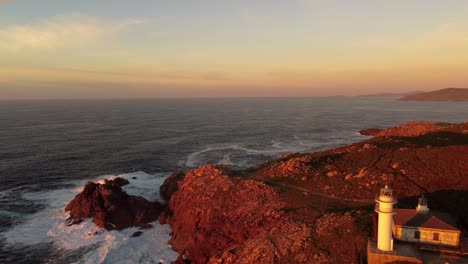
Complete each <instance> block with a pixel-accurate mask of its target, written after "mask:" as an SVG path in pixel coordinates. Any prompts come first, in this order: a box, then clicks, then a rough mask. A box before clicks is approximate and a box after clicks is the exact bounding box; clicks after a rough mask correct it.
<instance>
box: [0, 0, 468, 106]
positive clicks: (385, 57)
mask: <svg viewBox="0 0 468 264" xmlns="http://www.w3.org/2000/svg"><path fill="white" fill-rule="evenodd" d="M446 87H468V1H461V0H460V1H453V0H445V1H442V0H439V1H435V0H419V1H414V0H393V1H387V0H353V1H349V0H341V1H339V0H315V1H314V0H288V1H284V0H281V1H280V0H270V1H264V0H257V1H255V0H237V1H225V0H197V1H194V0H184V1H182V0H170V1H169V0H167V1H160V0H133V1H128V0H99V1H96V0H80V1H76V0H73V1H72V0H41V1H38V0H6V1H5V0H0V99H61V98H148V97H163V98H165V97H256V96H259V97H282V96H294V97H297V96H335V95H346V96H352V95H359V94H369V93H381V92H394V93H399V92H406V91H416V90H418V91H429V90H436V89H442V88H446Z"/></svg>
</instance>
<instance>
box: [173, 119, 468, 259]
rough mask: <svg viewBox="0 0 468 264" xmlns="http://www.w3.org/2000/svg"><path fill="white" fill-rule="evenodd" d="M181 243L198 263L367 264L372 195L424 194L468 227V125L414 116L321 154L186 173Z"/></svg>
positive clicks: (176, 198) (179, 200) (404, 202)
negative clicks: (385, 191)
mask: <svg viewBox="0 0 468 264" xmlns="http://www.w3.org/2000/svg"><path fill="white" fill-rule="evenodd" d="M177 181H178V182H179V183H178V190H177V191H175V192H174V194H173V195H172V196H171V198H170V207H169V210H170V212H171V214H172V215H170V217H169V223H170V224H171V225H172V226H173V229H172V240H171V242H170V243H171V244H172V245H173V248H174V249H175V250H177V251H178V252H180V253H181V254H183V255H184V256H185V257H186V258H188V259H190V260H191V261H193V262H194V263H205V262H210V263H363V261H365V245H366V242H367V238H368V237H369V236H370V235H371V216H370V215H371V212H372V206H373V203H374V202H373V199H374V196H375V194H376V193H378V191H379V188H381V187H382V186H383V185H385V184H387V183H388V184H390V185H391V186H392V187H393V188H394V189H395V191H396V193H397V195H398V198H399V199H400V206H402V207H413V206H415V204H416V198H417V197H418V196H419V195H420V194H422V193H425V194H426V195H428V197H429V201H430V202H431V206H432V208H433V209H439V210H442V211H446V212H449V213H451V214H452V215H453V216H454V217H456V218H457V220H458V222H459V224H460V226H461V227H462V228H463V227H464V228H466V227H467V226H468V209H465V208H460V207H458V206H456V204H460V203H461V204H463V203H467V202H468V191H467V190H468V123H463V124H455V125H452V124H442V123H408V124H405V125H403V126H400V127H396V128H391V129H387V130H383V131H380V132H378V133H377V134H376V136H375V137H373V138H371V139H369V140H366V141H363V142H359V143H356V144H352V145H349V146H345V147H342V148H337V149H332V150H327V151H321V152H317V153H295V154H288V155H285V156H282V157H280V158H278V159H276V160H272V161H268V162H265V163H263V164H259V165H258V166H255V167H253V168H249V169H247V170H243V171H229V170H228V169H226V168H225V167H222V166H211V165H209V166H204V167H200V168H198V169H196V170H193V171H190V172H188V173H187V174H186V175H185V177H184V178H183V179H182V178H181V177H179V178H178V179H177Z"/></svg>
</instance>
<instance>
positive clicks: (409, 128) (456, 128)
mask: <svg viewBox="0 0 468 264" xmlns="http://www.w3.org/2000/svg"><path fill="white" fill-rule="evenodd" d="M438 131H445V132H454V133H462V134H467V133H468V123H466V122H465V123H461V124H449V123H440V122H408V123H406V124H404V125H402V126H397V127H392V128H389V129H386V130H383V131H381V132H379V133H377V134H376V135H375V136H379V137H385V136H386V137H389V136H400V137H412V136H420V135H424V134H428V133H431V132H438Z"/></svg>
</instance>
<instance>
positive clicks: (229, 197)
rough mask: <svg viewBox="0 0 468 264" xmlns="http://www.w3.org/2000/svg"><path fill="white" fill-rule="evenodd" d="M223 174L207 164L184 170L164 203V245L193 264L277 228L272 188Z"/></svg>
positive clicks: (276, 205) (277, 204)
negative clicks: (167, 237) (167, 227)
mask: <svg viewBox="0 0 468 264" xmlns="http://www.w3.org/2000/svg"><path fill="white" fill-rule="evenodd" d="M228 175H229V173H228V172H227V171H226V170H225V168H223V167H215V166H210V165H208V166H204V167H200V168H198V169H196V170H193V171H190V172H188V173H187V174H186V175H185V179H184V181H183V182H182V183H181V184H180V186H179V190H178V191H177V192H176V193H174V194H173V196H172V197H171V199H170V203H169V208H170V210H171V211H172V217H171V218H170V222H169V223H170V224H171V225H172V239H171V242H170V243H171V244H172V245H173V248H174V249H175V250H176V251H178V252H180V253H181V254H183V255H185V256H187V257H188V258H189V259H190V260H192V261H193V262H195V263H206V261H207V260H208V259H209V257H211V256H213V255H215V254H217V253H218V252H220V250H222V249H225V248H228V247H230V246H233V245H237V244H241V243H243V242H244V241H245V240H247V239H249V238H252V237H255V236H256V235H257V234H258V233H259V232H261V231H263V230H265V229H267V230H269V229H271V228H273V227H275V226H278V225H279V223H280V221H278V220H279V219H280V218H281V217H282V212H281V208H282V207H283V204H282V203H281V202H280V201H279V200H278V198H277V194H276V192H275V190H273V188H271V187H269V186H267V185H265V184H264V183H262V182H258V181H253V180H248V179H241V178H230V177H229V176H228Z"/></svg>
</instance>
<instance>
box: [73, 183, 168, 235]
mask: <svg viewBox="0 0 468 264" xmlns="http://www.w3.org/2000/svg"><path fill="white" fill-rule="evenodd" d="M125 184H128V181H127V180H125V179H122V178H116V179H114V180H110V181H108V180H106V181H105V182H104V184H99V183H93V182H88V183H86V185H85V187H84V188H83V191H82V192H81V193H79V194H78V195H76V196H75V198H74V199H73V200H72V201H71V202H70V203H69V204H68V205H67V207H66V208H65V211H67V212H70V218H69V219H70V222H71V224H73V223H78V222H80V221H81V220H82V219H83V218H90V217H92V218H93V222H94V223H95V224H96V225H97V226H99V227H101V228H105V229H107V230H113V229H117V230H121V229H124V228H127V227H131V226H144V224H146V223H148V222H152V221H155V220H156V219H157V217H158V215H159V214H160V213H161V211H162V210H163V207H162V206H161V205H160V204H159V203H156V202H155V203H152V202H149V201H147V200H146V199H144V198H143V197H139V196H131V195H128V194H127V193H126V192H124V191H123V190H122V188H121V186H123V185H125Z"/></svg>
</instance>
